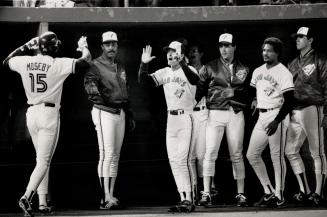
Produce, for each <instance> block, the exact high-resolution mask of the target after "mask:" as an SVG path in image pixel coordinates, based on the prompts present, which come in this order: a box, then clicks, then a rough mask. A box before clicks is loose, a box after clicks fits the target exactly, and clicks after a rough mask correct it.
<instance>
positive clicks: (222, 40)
mask: <svg viewBox="0 0 327 217" xmlns="http://www.w3.org/2000/svg"><path fill="white" fill-rule="evenodd" d="M219 44H234V42H233V35H232V34H229V33H224V34H221V35H220V36H219Z"/></svg>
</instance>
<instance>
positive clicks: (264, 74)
mask: <svg viewBox="0 0 327 217" xmlns="http://www.w3.org/2000/svg"><path fill="white" fill-rule="evenodd" d="M251 86H253V87H255V88H256V89H257V102H258V105H257V107H258V108H262V109H270V108H278V107H281V106H282V105H283V103H284V97H283V93H284V92H286V91H288V90H292V89H294V84H293V76H292V74H291V72H290V71H289V70H288V69H287V68H286V67H285V66H284V65H283V64H282V63H278V64H277V65H276V66H274V67H272V68H270V69H267V65H266V64H263V65H262V66H260V67H258V68H256V69H255V70H254V72H253V75H252V79H251Z"/></svg>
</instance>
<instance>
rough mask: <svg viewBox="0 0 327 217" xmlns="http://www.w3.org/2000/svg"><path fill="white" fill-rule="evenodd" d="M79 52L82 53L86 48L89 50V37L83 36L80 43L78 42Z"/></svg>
mask: <svg viewBox="0 0 327 217" xmlns="http://www.w3.org/2000/svg"><path fill="white" fill-rule="evenodd" d="M77 45H78V47H77V49H76V50H77V51H80V52H82V51H83V49H84V48H87V47H88V44H87V37H86V36H82V37H81V38H80V39H79V40H78V42H77Z"/></svg>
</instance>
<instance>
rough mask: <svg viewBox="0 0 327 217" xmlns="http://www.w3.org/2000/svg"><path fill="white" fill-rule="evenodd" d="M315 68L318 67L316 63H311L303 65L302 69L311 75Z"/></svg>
mask: <svg viewBox="0 0 327 217" xmlns="http://www.w3.org/2000/svg"><path fill="white" fill-rule="evenodd" d="M315 69H316V65H315V64H309V65H306V66H304V67H302V70H303V72H304V74H305V75H306V76H310V75H311V74H312V72H314V70H315Z"/></svg>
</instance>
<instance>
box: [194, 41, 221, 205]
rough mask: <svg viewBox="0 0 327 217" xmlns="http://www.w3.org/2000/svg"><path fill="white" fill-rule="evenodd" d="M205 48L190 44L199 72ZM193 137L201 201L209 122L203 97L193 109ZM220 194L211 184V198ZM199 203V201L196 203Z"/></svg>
mask: <svg viewBox="0 0 327 217" xmlns="http://www.w3.org/2000/svg"><path fill="white" fill-rule="evenodd" d="M203 54H204V53H203V47H202V46H201V45H200V44H198V43H193V44H190V46H189V49H188V59H189V62H190V65H191V66H193V67H194V68H195V69H196V70H197V71H198V72H200V71H201V70H203V67H204V65H203V64H202V60H201V59H202V57H203ZM193 119H194V120H193V136H192V143H194V144H193V147H194V152H193V158H192V160H191V165H192V167H191V168H192V173H193V174H194V175H192V176H193V178H194V180H193V184H194V186H193V187H194V190H193V191H194V192H195V195H194V196H195V199H196V200H199V199H200V198H199V193H198V192H200V191H199V186H198V180H197V179H198V177H199V178H200V179H203V159H204V154H205V149H206V147H205V145H206V144H205V142H206V141H205V140H206V126H207V120H208V109H207V107H206V99H205V97H202V99H201V100H200V101H199V102H198V104H197V105H196V107H194V109H193ZM199 183H203V181H202V180H201V181H199ZM217 194H218V192H217V190H216V185H215V182H214V181H213V182H212V183H211V197H212V198H214V197H216V196H217ZM196 202H197V201H196Z"/></svg>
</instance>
